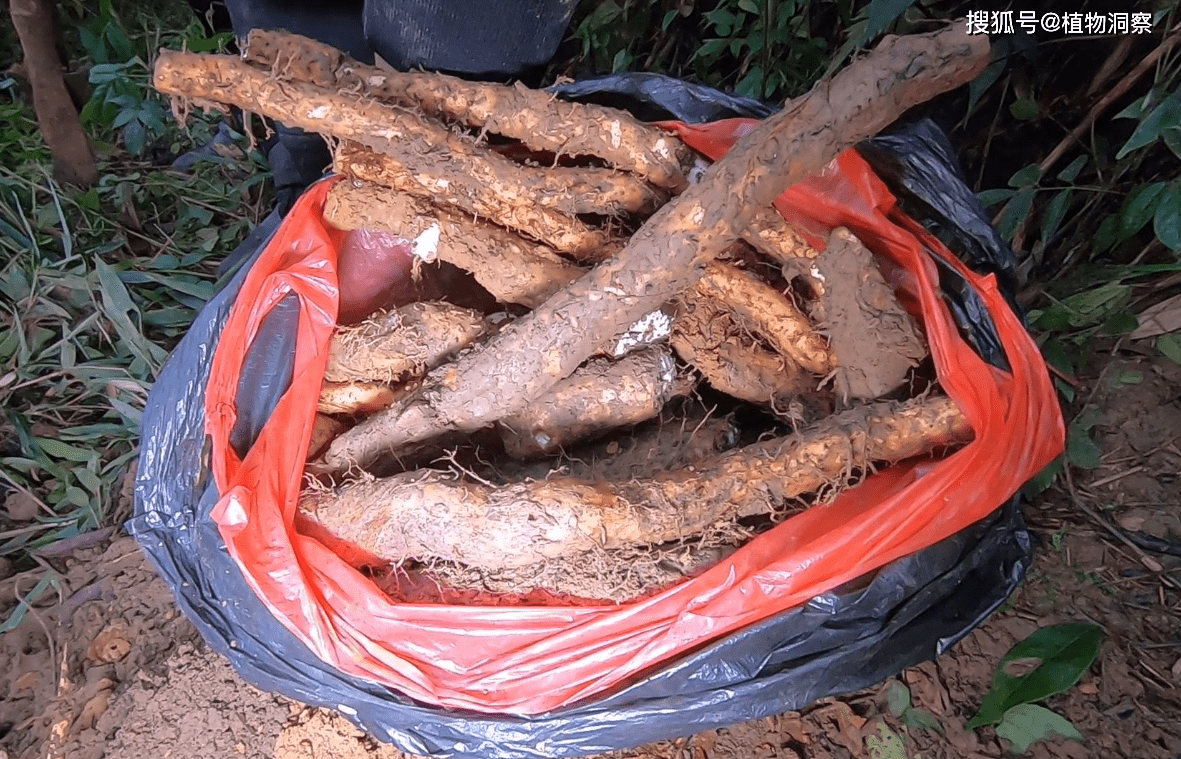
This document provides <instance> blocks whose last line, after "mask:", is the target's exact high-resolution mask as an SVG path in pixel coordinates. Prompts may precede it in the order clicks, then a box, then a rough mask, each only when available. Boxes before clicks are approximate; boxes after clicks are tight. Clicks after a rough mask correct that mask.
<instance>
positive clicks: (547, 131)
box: [244, 29, 693, 213]
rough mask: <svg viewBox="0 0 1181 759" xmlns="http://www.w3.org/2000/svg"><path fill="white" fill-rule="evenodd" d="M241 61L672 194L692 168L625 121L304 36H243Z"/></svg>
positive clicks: (677, 144) (660, 139)
mask: <svg viewBox="0 0 1181 759" xmlns="http://www.w3.org/2000/svg"><path fill="white" fill-rule="evenodd" d="M244 56H245V58H246V60H247V61H250V62H252V63H255V64H258V65H261V66H265V67H267V68H269V69H270V70H272V71H274V72H275V73H276V74H278V75H280V76H283V77H286V78H289V79H296V80H300V81H307V82H311V83H313V84H317V85H320V86H324V87H329V86H339V87H341V88H343V89H352V90H355V91H357V92H358V93H363V94H364V95H366V96H368V97H371V98H375V99H378V100H384V101H387V102H391V103H396V104H398V105H402V106H407V107H411V108H418V109H421V110H423V111H425V112H426V113H429V114H431V115H433V116H437V117H440V118H442V119H444V120H447V121H454V122H457V123H460V124H463V125H465V126H468V127H472V128H475V129H478V130H481V131H485V132H490V133H493V134H499V135H502V136H504V137H510V138H512V139H516V140H519V141H520V142H521V143H522V144H524V145H525V146H526V147H528V148H530V149H531V150H535V151H543V152H549V153H554V154H556V155H573V156H594V157H597V158H601V159H603V160H605V161H607V162H608V163H609V164H611V165H612V166H614V167H615V168H616V169H619V170H621V171H632V172H635V173H636V174H639V175H640V176H642V177H645V178H646V179H648V181H650V182H652V183H653V184H655V185H657V186H659V187H664V188H667V189H669V190H672V191H674V192H676V191H680V190H682V189H684V187H685V185H686V180H685V167H686V166H689V165H692V162H693V155H692V153H691V152H690V151H689V149H688V148H686V147H685V146H684V145H683V144H682V143H681V141H680V140H679V139H677V138H676V137H675V136H673V135H671V134H668V133H667V132H663V131H661V130H660V129H657V128H656V127H652V126H648V125H646V124H643V123H641V122H640V121H638V120H637V119H635V118H634V117H632V116H631V115H630V114H627V113H624V112H622V111H618V110H616V109H613V108H606V107H603V106H598V105H584V104H581V103H570V102H566V101H563V100H559V99H557V98H555V97H554V96H553V95H551V94H549V93H547V92H544V91H541V90H531V89H528V88H526V87H523V86H521V85H502V84H488V83H483V82H471V81H467V80H464V79H459V78H457V77H453V76H446V75H443V74H426V73H420V72H399V71H391V70H389V69H384V68H378V67H376V66H367V65H365V64H362V63H358V62H357V61H354V60H351V59H349V58H348V57H347V56H345V55H344V54H343V53H341V52H340V51H339V50H336V49H335V48H332V47H329V46H327V45H324V44H323V43H319V42H316V41H314V40H309V39H308V38H306V37H301V36H299V35H295V34H289V33H287V32H280V31H264V30H261V29H256V30H254V31H252V32H251V33H250V36H249V37H248V39H247V43H246V50H245V53H244ZM616 176H622V175H616ZM631 183H632V184H633V185H634V183H635V180H634V179H633V180H631ZM640 184H641V185H642V183H640ZM627 210H630V211H638V210H641V209H640V207H628V208H627ZM577 213H582V212H577Z"/></svg>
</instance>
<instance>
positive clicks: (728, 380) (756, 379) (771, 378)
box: [669, 289, 816, 405]
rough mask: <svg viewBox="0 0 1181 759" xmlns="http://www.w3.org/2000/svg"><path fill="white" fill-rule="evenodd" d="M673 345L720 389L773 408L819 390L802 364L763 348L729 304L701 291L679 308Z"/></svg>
mask: <svg viewBox="0 0 1181 759" xmlns="http://www.w3.org/2000/svg"><path fill="white" fill-rule="evenodd" d="M669 342H670V344H671V345H672V347H673V349H674V350H675V351H676V352H677V355H679V356H680V357H681V358H682V359H683V360H684V361H685V362H686V363H688V364H689V365H691V366H692V367H693V368H695V369H697V371H699V372H701V375H702V376H703V377H705V380H706V381H707V382H709V384H710V385H711V386H713V387H714V389H716V390H720V391H721V392H723V393H725V394H726V395H729V396H731V397H733V398H738V399H739V400H743V401H749V402H751V403H759V404H772V405H774V403H775V402H776V401H777V400H778V399H782V398H790V397H792V396H795V395H797V394H799V393H803V392H807V391H809V390H812V389H813V388H814V387H815V384H816V383H815V382H814V381H812V378H811V377H810V376H809V375H808V373H807V372H805V371H804V370H803V369H802V368H800V366H799V365H798V364H796V363H795V362H794V361H792V360H791V359H788V358H785V357H783V356H780V355H778V354H776V353H773V352H772V351H769V350H767V349H766V348H763V347H761V346H760V345H759V344H758V342H757V341H754V340H752V339H751V338H750V336H749V332H748V331H747V329H746V328H745V327H744V326H743V325H742V324H741V323H740V322H739V320H738V318H737V317H736V316H735V314H734V313H733V312H732V311H730V310H729V309H728V308H727V307H726V306H725V304H723V303H721V302H719V301H718V300H716V299H714V298H710V297H708V296H706V295H704V294H702V293H701V292H699V291H698V290H697V289H694V290H692V291H690V292H689V293H687V294H686V295H685V296H683V297H682V298H681V299H680V301H679V304H678V309H677V318H676V320H675V321H674V322H673V328H672V335H671V336H670V337H669Z"/></svg>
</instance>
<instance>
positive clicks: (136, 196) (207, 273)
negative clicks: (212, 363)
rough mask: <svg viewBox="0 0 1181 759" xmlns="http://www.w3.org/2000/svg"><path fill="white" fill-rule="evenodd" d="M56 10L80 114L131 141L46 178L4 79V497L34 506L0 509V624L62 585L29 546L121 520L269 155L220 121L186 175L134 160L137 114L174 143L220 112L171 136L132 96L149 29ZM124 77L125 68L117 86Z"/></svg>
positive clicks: (44, 154) (106, 10) (0, 313)
mask: <svg viewBox="0 0 1181 759" xmlns="http://www.w3.org/2000/svg"><path fill="white" fill-rule="evenodd" d="M133 7H134V6H133ZM182 7H183V6H182ZM65 10H66V11H72V12H77V13H82V14H86V15H85V16H84V17H85V18H87V19H89V20H88V21H87V23H85V24H83V25H82V30H81V31H79V32H78V33H79V35H80V37H79V39H78V44H79V45H85V46H86V47H87V50H88V53H87V55H88V56H89V57H90V58H91V60H92V62H94V66H93V67H92V69H91V75H92V81H98V82H99V84H100V85H109V86H106V87H105V88H104V87H103V86H100V87H98V88H97V89H96V93H95V95H96V97H95V99H94V100H92V101H91V103H90V105H88V106H87V107H88V108H89V109H90V111H89V115H90V116H91V117H92V118H96V119H108V118H109V119H110V124H109V125H107V126H101V125H95V124H93V123H92V124H91V127H92V128H97V129H99V131H100V132H102V131H103V130H114V131H115V132H117V133H119V134H120V135H121V136H122V138H123V140H124V143H125V145H126V146H127V147H128V151H127V152H126V153H124V152H122V151H111V150H109V149H107V150H105V151H103V160H101V161H100V168H101V171H102V174H101V178H100V181H99V183H98V184H97V185H96V186H94V187H92V188H90V189H89V190H86V191H78V190H71V189H68V188H64V187H62V186H59V185H58V184H56V183H55V182H54V181H53V180H52V178H51V173H50V171H49V168H48V164H49V155H48V151H47V150H46V149H45V146H44V144H43V142H42V140H41V138H40V134H39V130H38V128H37V124H36V121H35V119H34V117H33V113H32V108H31V103H29V102H28V101H27V100H26V99H23V98H22V97H21V93H20V92H19V91H18V88H16V87H15V86H13V85H11V84H10V82H11V80H3V81H0V491H2V492H0V501H3V500H4V498H5V495H7V497H8V498H13V499H15V500H14V501H13V502H8V503H5V506H6V507H7V506H10V505H13V504H15V503H17V502H20V501H23V502H24V503H25V504H32V505H34V506H35V508H32V509H24V510H21V509H13V510H10V509H9V508H3V509H0V556H3V557H5V558H6V559H7V560H9V561H12V562H13V568H14V570H15V571H17V572H24V573H27V574H28V576H29V577H35V578H36V579H35V580H34V579H28V580H26V582H25V583H24V584H22V585H21V586H19V587H18V588H17V590H18V593H17V595H18V597H17V598H16V599H12V598H11V597H10V600H9V603H8V604H5V605H4V606H3V607H0V611H3V610H6V611H3V613H0V629H10V628H12V627H13V626H15V625H17V624H19V623H20V622H21V620H22V619H23V618H24V616H25V614H26V612H27V611H28V609H29V608H31V607H32V606H33V605H34V604H37V603H38V602H39V600H40V601H43V600H44V597H46V596H47V595H48V594H52V593H54V592H59V593H60V592H61V591H62V588H63V585H62V578H61V577H60V575H59V574H58V572H57V571H56V570H55V569H54V567H53V566H51V565H50V564H49V563H48V562H46V561H45V560H43V559H41V558H39V556H38V551H39V550H40V549H42V548H46V547H49V546H51V545H53V544H54V543H56V542H58V541H60V540H63V539H68V538H70V537H73V536H76V535H79V534H81V533H84V532H86V531H89V530H92V529H95V528H97V527H100V526H105V525H108V524H110V523H111V521H112V520H118V519H121V518H123V517H125V516H127V512H126V508H127V506H128V504H127V502H126V500H125V495H126V490H127V487H128V484H129V479H128V478H129V476H130V473H131V468H132V466H133V462H134V461H135V458H136V456H137V454H138V445H139V425H140V417H141V414H142V408H143V403H144V401H145V399H146V396H147V392H148V389H149V387H150V386H151V383H152V381H153V379H154V378H155V375H156V372H157V371H158V370H159V367H160V366H161V365H162V363H163V362H164V360H165V359H166V358H167V355H168V352H169V351H170V350H171V348H172V347H173V346H174V345H175V344H176V342H177V341H178V340H179V339H180V338H181V337H182V336H183V335H184V334H185V332H186V331H187V329H188V327H189V325H190V324H191V323H192V320H193V318H194V316H195V315H196V313H197V310H198V309H200V308H201V307H202V306H203V305H204V304H205V303H206V302H207V301H208V299H209V298H210V297H212V295H213V294H214V292H215V291H216V288H217V286H218V281H219V280H218V272H217V263H218V262H219V261H220V260H221V259H222V258H223V257H224V256H225V254H226V253H227V252H228V251H229V250H231V249H232V248H233V246H234V245H236V244H237V243H238V241H239V240H240V239H241V238H242V237H243V236H244V235H245V234H246V232H247V231H248V230H249V229H250V228H251V227H253V226H254V225H255V224H256V223H257V221H258V219H259V218H261V217H262V216H263V215H264V213H265V212H266V211H267V210H269V196H268V194H267V192H265V191H264V183H265V181H266V178H267V176H268V174H267V171H266V166H265V161H264V160H263V158H262V156H261V155H260V154H258V153H257V152H255V151H254V150H253V149H252V148H251V147H250V146H249V140H248V139H247V137H246V136H245V135H242V134H239V133H236V132H234V131H233V130H231V132H230V135H231V137H232V138H233V139H234V144H233V145H232V146H229V147H227V148H226V149H225V150H224V151H222V152H221V153H220V154H219V156H218V157H216V158H211V159H209V160H203V161H201V162H199V163H198V164H197V165H196V166H195V167H194V169H193V171H192V172H191V173H186V174H181V173H177V172H173V171H170V170H168V169H160V168H153V167H152V166H151V165H149V164H148V162H146V161H143V160H142V159H141V160H137V159H134V158H132V157H131V156H130V155H129V153H134V152H137V150H141V149H142V148H143V145H140V144H138V142H137V137H136V134H135V127H134V126H133V125H134V124H140V126H141V127H142V128H143V135H142V136H143V140H144V143H145V144H146V143H147V142H148V141H150V140H151V139H154V138H156V137H159V138H162V139H161V142H162V143H164V144H167V145H168V147H169V148H170V149H171V151H172V152H174V153H179V152H182V151H184V150H187V149H189V148H191V147H194V146H196V145H201V144H204V143H205V142H207V141H208V140H209V139H210V137H212V135H213V134H214V132H215V131H216V130H217V127H218V123H217V121H216V120H215V119H214V118H209V117H201V116H196V117H194V118H193V119H192V120H191V121H190V124H189V126H188V129H187V131H182V130H181V129H180V127H179V125H177V124H176V123H174V122H173V121H172V119H171V117H170V116H167V115H166V114H165V112H164V111H163V110H162V109H161V110H159V111H158V113H156V115H158V116H159V117H160V121H159V123H156V122H154V121H153V120H152V119H151V117H150V116H144V113H145V112H148V113H152V111H151V110H150V106H146V105H144V102H150V103H151V104H153V105H155V106H157V107H158V103H157V102H156V101H155V99H154V96H153V95H150V94H148V91H147V89H146V88H147V81H148V80H147V68H146V67H145V66H144V65H143V64H142V62H141V61H142V60H143V58H142V55H143V53H144V48H145V47H146V42H147V40H148V39H149V37H150V35H148V34H147V33H146V32H141V33H140V34H138V35H130V34H128V33H127V32H126V29H125V27H123V26H122V24H121V22H119V20H118V17H117V16H116V15H115V13H114V10H113V9H112V6H111V4H110V3H102V4H101V5H100V6H99V8H98V14H97V16H95V11H94V10H93V9H91V8H81V9H79V8H72V7H70V6H67V7H66V8H65ZM185 10H186V12H187V8H185ZM144 12H147V11H146V10H145V11H144ZM190 20H191V21H192V23H191V24H189V23H188V22H181V23H177V24H172V25H171V28H174V29H180V30H186V31H183V32H178V33H177V34H176V36H173V37H171V38H169V40H168V42H169V44H174V45H176V46H179V45H181V44H184V41H185V39H187V35H189V34H190V33H191V32H194V31H199V26H196V20H195V19H191V18H190ZM140 22H141V25H144V24H145V23H148V24H151V23H155V24H158V25H160V26H164V22H162V21H160V20H158V19H157V20H155V21H151V20H148V21H147V22H145V20H144V19H142V18H141V19H140ZM152 40H153V44H155V43H156V42H159V41H160V40H159V37H155V38H152ZM104 67H105V68H104ZM127 72H131V73H132V74H134V75H135V76H138V77H139V78H138V79H135V80H134V81H133V82H132V83H130V84H128V83H127V82H122V81H120V77H122V76H123V74H125V73H127ZM136 72H139V73H136ZM108 76H109V77H110V78H109V80H108V79H104V77H108ZM133 85H134V87H133ZM127 87H132V90H130V91H128V90H127V89H126V88H127ZM135 87H138V88H140V89H139V90H136V89H134V88H135ZM121 88H123V89H121ZM120 93H121V94H122V95H130V96H132V97H133V98H140V100H136V101H135V102H129V101H123V100H118V98H119V97H120V96H121V94H120ZM108 106H110V108H111V110H110V112H107V111H104V110H103V109H104V108H107V107H108ZM128 106H131V107H130V108H128ZM145 108H146V109H149V110H148V111H145ZM129 129H130V130H131V131H130V132H129V131H128V130H129ZM165 141H166V143H165ZM137 145H138V147H137ZM99 148H100V151H102V146H101V143H100V145H99ZM13 600H15V601H16V604H15V606H12V601H13Z"/></svg>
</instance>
